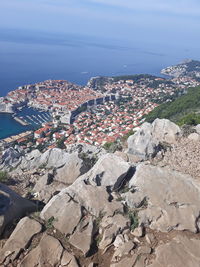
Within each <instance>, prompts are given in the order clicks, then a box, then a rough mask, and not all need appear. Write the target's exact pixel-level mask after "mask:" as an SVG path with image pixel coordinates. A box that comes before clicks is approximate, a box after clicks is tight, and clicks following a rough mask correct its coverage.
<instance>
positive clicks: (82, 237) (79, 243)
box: [69, 216, 94, 256]
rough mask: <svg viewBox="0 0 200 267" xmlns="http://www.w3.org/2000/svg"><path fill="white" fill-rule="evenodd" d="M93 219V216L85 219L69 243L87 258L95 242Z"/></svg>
mask: <svg viewBox="0 0 200 267" xmlns="http://www.w3.org/2000/svg"><path fill="white" fill-rule="evenodd" d="M93 234H94V229H93V219H92V217H91V216H89V217H86V218H85V219H83V220H82V221H81V222H80V224H79V225H78V227H77V229H76V231H75V232H74V233H73V235H72V236H71V237H70V239H69V242H70V243H71V244H72V245H73V246H74V247H76V248H77V249H79V250H81V251H82V252H83V255H84V256H87V254H88V252H89V251H90V248H91V245H92V242H93Z"/></svg>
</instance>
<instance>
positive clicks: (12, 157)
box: [0, 147, 23, 170]
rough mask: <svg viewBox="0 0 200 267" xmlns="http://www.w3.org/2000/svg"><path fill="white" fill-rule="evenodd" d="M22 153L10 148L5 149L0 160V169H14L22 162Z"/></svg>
mask: <svg viewBox="0 0 200 267" xmlns="http://www.w3.org/2000/svg"><path fill="white" fill-rule="evenodd" d="M22 156H23V152H22V151H19V150H16V149H14V148H12V147H9V148H7V149H6V150H5V151H4V152H3V154H2V156H1V158H0V169H4V170H9V169H10V168H16V167H17V166H18V165H19V164H20V163H21V160H22Z"/></svg>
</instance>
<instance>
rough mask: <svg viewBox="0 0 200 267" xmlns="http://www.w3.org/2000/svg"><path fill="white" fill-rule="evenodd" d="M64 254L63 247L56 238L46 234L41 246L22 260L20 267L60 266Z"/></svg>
mask: <svg viewBox="0 0 200 267" xmlns="http://www.w3.org/2000/svg"><path fill="white" fill-rule="evenodd" d="M62 254H63V247H62V245H61V244H60V242H59V241H58V240H57V239H56V238H54V237H52V236H50V235H47V234H45V235H44V236H43V237H42V239H41V241H40V243H39V245H38V246H37V247H36V248H35V249H33V250H31V251H30V252H29V254H28V255H27V256H26V257H25V258H24V259H23V260H22V262H21V263H20V267H27V266H38V267H43V266H59V264H60V261H61V258H62Z"/></svg>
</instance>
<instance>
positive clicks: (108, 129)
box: [1, 61, 200, 149]
mask: <svg viewBox="0 0 200 267" xmlns="http://www.w3.org/2000/svg"><path fill="white" fill-rule="evenodd" d="M191 62H193V63H191ZM194 62H196V63H195V64H194ZM197 62H198V61H188V62H187V63H184V64H190V68H189V67H188V68H187V69H189V71H188V72H187V70H185V75H184V76H182V75H179V76H178V77H175V78H174V77H173V78H171V79H165V78H161V77H156V76H152V75H148V74H140V75H126V76H117V77H93V78H91V79H90V80H89V81H88V83H87V85H86V86H79V85H76V84H73V83H70V82H68V81H64V80H47V81H44V82H39V83H36V84H31V85H25V86H22V87H19V88H18V89H17V90H14V91H11V92H9V93H8V95H7V96H6V97H5V98H2V99H1V103H2V105H6V106H7V107H9V106H12V107H15V108H19V107H22V106H24V105H26V106H29V107H33V108H36V109H41V110H45V111H48V112H50V114H51V118H52V119H51V122H49V123H43V125H42V127H40V128H39V129H37V130H36V131H35V132H33V134H32V138H30V135H29V137H28V138H22V139H21V138H19V140H16V142H17V143H18V144H19V145H22V146H23V148H27V149H28V147H30V145H31V146H33V147H38V146H39V147H40V148H41V149H44V148H47V147H56V146H57V145H58V143H59V146H67V145H69V144H74V143H76V142H79V143H87V144H90V145H96V146H102V145H105V144H106V143H111V142H115V141H116V140H119V139H121V138H122V137H123V136H125V135H128V134H129V133H130V132H132V131H134V130H135V129H137V127H138V126H140V124H141V123H142V122H143V121H144V116H145V115H146V114H148V113H149V112H151V111H152V110H154V108H156V107H157V106H158V105H160V104H161V103H164V102H170V101H172V100H174V99H176V98H177V97H178V96H180V95H182V94H185V93H186V91H187V88H189V87H196V86H198V85H200V80H199V78H198V75H197V74H196V76H192V75H191V71H192V72H194V70H192V69H191V64H193V65H195V66H196V68H197V65H198V64H197ZM199 65H200V62H199ZM176 68H180V64H178V65H177V67H176V66H173V67H168V68H166V70H167V69H176ZM162 73H163V70H162ZM165 73H166V71H165ZM2 142H3V141H2ZM6 143H7V142H6ZM27 144H29V145H28V147H27Z"/></svg>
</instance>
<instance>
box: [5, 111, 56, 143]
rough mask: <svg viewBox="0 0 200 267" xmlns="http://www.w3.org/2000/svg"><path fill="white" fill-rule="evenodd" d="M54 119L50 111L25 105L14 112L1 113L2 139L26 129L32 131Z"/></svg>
mask: <svg viewBox="0 0 200 267" xmlns="http://www.w3.org/2000/svg"><path fill="white" fill-rule="evenodd" d="M50 121H52V117H51V114H50V113H49V112H48V111H42V110H38V109H34V108H32V107H27V106H26V107H23V108H22V109H20V110H18V111H17V112H15V113H14V114H4V113H2V114H0V122H1V123H0V139H5V138H8V137H9V136H15V135H18V134H20V133H23V132H25V131H32V130H35V129H38V128H39V127H41V125H43V124H45V123H48V122H50Z"/></svg>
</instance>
